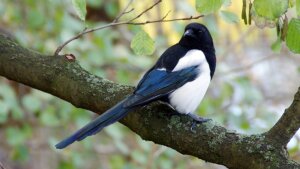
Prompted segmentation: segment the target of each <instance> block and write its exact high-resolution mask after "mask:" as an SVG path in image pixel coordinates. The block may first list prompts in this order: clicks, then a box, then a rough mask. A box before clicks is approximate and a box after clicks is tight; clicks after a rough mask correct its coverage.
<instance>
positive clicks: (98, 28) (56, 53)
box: [54, 0, 204, 55]
mask: <svg viewBox="0 0 300 169" xmlns="http://www.w3.org/2000/svg"><path fill="white" fill-rule="evenodd" d="M161 2H162V0H158V1H157V2H155V3H154V4H153V5H151V6H150V7H148V8H147V9H145V10H144V11H142V12H141V13H140V14H138V15H137V16H135V17H133V18H132V19H129V20H127V21H120V22H119V21H118V20H119V19H120V18H121V17H122V16H123V15H124V14H126V13H129V12H131V11H133V10H134V9H131V10H129V11H126V10H127V9H128V7H129V5H130V4H131V1H129V3H128V4H127V6H126V7H125V8H124V10H123V11H122V12H121V13H120V14H119V15H118V16H117V17H116V19H114V21H113V22H111V23H109V24H107V25H103V26H100V27H96V28H91V29H86V28H85V29H84V30H83V31H81V32H80V33H78V34H77V35H75V36H74V37H72V38H70V39H69V40H67V41H66V42H64V43H63V44H61V45H60V46H58V47H57V49H56V50H55V53H54V55H58V54H59V52H60V51H61V50H62V49H63V48H64V47H65V46H66V45H67V44H69V43H70V42H72V41H73V40H75V39H78V38H80V37H81V36H83V35H85V34H87V33H90V32H94V31H97V30H100V29H104V28H108V27H113V26H118V25H146V24H150V23H157V22H173V21H179V20H181V21H182V20H194V19H199V18H201V17H203V16H204V15H198V16H190V17H184V18H175V19H165V18H166V17H167V16H168V15H169V13H170V12H171V11H169V12H168V13H167V14H166V15H165V16H164V17H162V18H160V19H157V20H150V21H144V22H134V21H135V20H136V19H138V18H139V17H141V16H142V15H143V14H145V13H146V12H148V11H149V10H151V9H152V8H153V7H154V6H156V5H158V4H159V3H161Z"/></svg>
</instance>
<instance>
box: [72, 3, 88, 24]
mask: <svg viewBox="0 0 300 169" xmlns="http://www.w3.org/2000/svg"><path fill="white" fill-rule="evenodd" d="M72 4H73V6H74V8H75V11H76V13H77V15H78V17H79V18H80V19H81V20H82V21H85V15H86V1H85V0H72Z"/></svg>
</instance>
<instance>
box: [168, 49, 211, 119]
mask: <svg viewBox="0 0 300 169" xmlns="http://www.w3.org/2000/svg"><path fill="white" fill-rule="evenodd" d="M196 65H198V69H199V72H200V73H199V75H198V76H197V78H196V79H195V80H194V81H191V82H188V83H186V84H185V85H183V86H182V87H180V88H178V89H176V90H175V91H174V92H173V93H171V94H170V95H169V100H170V104H171V105H172V106H173V107H174V108H175V109H176V110H177V111H178V112H179V113H183V114H188V113H193V112H194V111H195V110H196V109H197V107H198V105H199V104H200V102H201V100H202V99H203V97H204V95H205V93H206V90H207V88H208V86H209V83H210V80H211V77H210V69H209V65H208V63H207V61H206V58H205V56H204V53H203V52H202V51H200V50H191V51H189V52H187V53H186V55H185V56H184V57H182V58H181V59H180V60H179V61H178V63H177V65H176V67H175V68H174V69H173V71H178V70H181V69H184V68H187V67H190V66H196Z"/></svg>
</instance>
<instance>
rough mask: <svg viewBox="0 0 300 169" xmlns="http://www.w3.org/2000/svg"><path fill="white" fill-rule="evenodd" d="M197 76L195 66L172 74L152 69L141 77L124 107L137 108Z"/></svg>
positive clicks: (197, 71) (197, 72)
mask: <svg viewBox="0 0 300 169" xmlns="http://www.w3.org/2000/svg"><path fill="white" fill-rule="evenodd" d="M198 74H199V69H197V66H193V67H189V68H185V69H182V70H179V71H174V72H168V71H162V70H157V69H153V70H151V71H149V72H147V74H146V75H145V76H144V77H143V80H142V81H141V83H139V85H138V88H137V89H136V90H135V91H134V95H132V96H131V97H130V98H129V99H127V101H126V102H125V103H124V106H125V107H133V106H139V105H142V104H145V103H147V102H150V101H153V100H155V99H157V98H159V97H162V96H165V95H167V94H169V93H170V92H172V91H174V90H176V89H177V88H179V87H181V86H183V85H184V84H185V83H187V82H189V81H192V80H194V79H195V78H196V77H197V75H198Z"/></svg>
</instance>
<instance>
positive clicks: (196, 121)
mask: <svg viewBox="0 0 300 169" xmlns="http://www.w3.org/2000/svg"><path fill="white" fill-rule="evenodd" d="M188 116H190V117H191V118H192V119H193V123H192V126H191V131H192V132H193V133H195V132H196V130H195V127H196V125H197V124H201V123H205V122H207V121H210V120H211V119H206V118H202V117H200V116H197V115H195V114H193V113H189V114H188Z"/></svg>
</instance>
